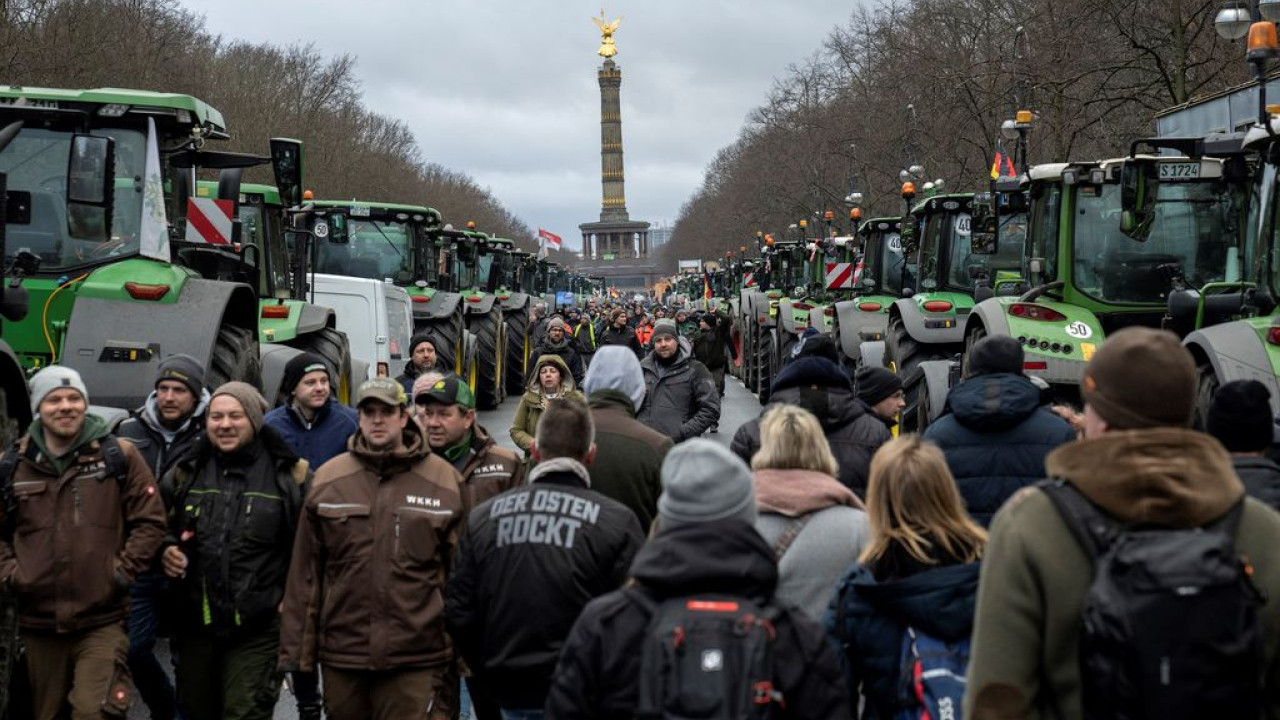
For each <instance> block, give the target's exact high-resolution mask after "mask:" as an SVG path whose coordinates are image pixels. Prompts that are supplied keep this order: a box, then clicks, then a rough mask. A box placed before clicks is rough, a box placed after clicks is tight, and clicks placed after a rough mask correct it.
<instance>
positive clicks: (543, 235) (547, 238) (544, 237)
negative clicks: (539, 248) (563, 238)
mask: <svg viewBox="0 0 1280 720" xmlns="http://www.w3.org/2000/svg"><path fill="white" fill-rule="evenodd" d="M538 239H539V240H541V241H543V242H545V243H546V246H547V247H549V248H551V249H552V250H559V249H560V236H559V235H556V234H555V233H552V232H548V231H546V230H543V229H542V228H538Z"/></svg>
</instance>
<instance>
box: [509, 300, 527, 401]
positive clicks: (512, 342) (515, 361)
mask: <svg viewBox="0 0 1280 720" xmlns="http://www.w3.org/2000/svg"><path fill="white" fill-rule="evenodd" d="M504 314H505V316H506V320H507V367H506V372H505V374H506V383H507V395H510V396H511V397H519V396H520V395H522V394H523V393H524V383H525V371H526V370H527V368H526V367H525V364H526V363H527V362H528V361H529V355H530V354H531V353H532V352H533V347H532V345H531V343H530V339H529V308H528V307H524V308H521V309H519V310H513V311H509V312H506V313H504Z"/></svg>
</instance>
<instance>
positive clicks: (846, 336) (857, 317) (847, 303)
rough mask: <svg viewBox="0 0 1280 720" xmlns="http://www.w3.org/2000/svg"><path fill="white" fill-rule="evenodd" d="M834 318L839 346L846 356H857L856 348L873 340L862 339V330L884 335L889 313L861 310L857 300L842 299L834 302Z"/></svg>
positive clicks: (854, 357)
mask: <svg viewBox="0 0 1280 720" xmlns="http://www.w3.org/2000/svg"><path fill="white" fill-rule="evenodd" d="M836 318H837V320H838V321H839V322H838V323H837V324H838V325H839V326H840V346H841V349H843V350H844V354H845V356H846V357H850V358H853V359H855V360H856V359H857V358H858V348H859V347H860V346H861V345H863V344H865V343H867V342H874V341H873V340H867V339H864V338H863V336H862V334H863V333H864V332H868V333H876V334H878V335H879V336H880V337H882V338H883V337H884V331H885V329H886V328H887V327H888V325H889V315H888V314H887V313H883V312H863V311H861V310H859V309H858V301H857V300H842V301H840V302H838V303H836Z"/></svg>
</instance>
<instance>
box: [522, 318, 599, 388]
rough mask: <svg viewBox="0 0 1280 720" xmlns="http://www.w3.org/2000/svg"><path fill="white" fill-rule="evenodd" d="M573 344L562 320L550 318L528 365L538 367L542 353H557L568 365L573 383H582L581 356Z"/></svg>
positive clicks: (583, 371)
mask: <svg viewBox="0 0 1280 720" xmlns="http://www.w3.org/2000/svg"><path fill="white" fill-rule="evenodd" d="M574 345H575V343H574V338H573V336H572V335H570V334H568V332H567V331H566V329H565V324H564V320H561V319H560V318H558V317H555V318H551V321H550V322H548V323H547V336H546V338H545V339H543V341H542V344H541V345H539V346H538V349H536V350H534V351H533V356H532V357H530V358H529V367H531V368H536V367H538V359H539V358H541V357H542V356H543V355H559V356H560V359H561V360H564V364H565V365H566V366H568V368H569V373H570V374H572V375H573V381H574V383H576V384H577V385H582V377H583V374H584V373H585V368H583V367H582V356H581V355H580V354H579V353H578V350H577V348H576V347H574Z"/></svg>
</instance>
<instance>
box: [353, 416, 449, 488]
mask: <svg viewBox="0 0 1280 720" xmlns="http://www.w3.org/2000/svg"><path fill="white" fill-rule="evenodd" d="M402 439H403V442H402V443H401V445H400V447H398V448H396V449H394V450H374V449H372V448H370V447H369V442H368V441H367V440H365V437H364V433H363V432H361V431H360V430H356V432H355V434H354V435H352V436H351V439H350V440H348V441H347V450H349V451H350V452H351V454H352V455H355V456H356V459H357V460H359V461H360V464H361V465H364V466H365V467H367V468H369V469H370V470H372V471H373V472H375V473H377V474H378V475H393V474H395V473H398V472H403V471H404V470H407V469H409V468H410V467H412V466H413V464H414V463H416V462H418V461H420V460H422V458H424V457H426V456H427V455H429V454H430V453H431V450H430V448H429V447H428V446H427V439H426V438H425V437H424V436H423V435H422V430H421V429H420V428H419V427H418V423H416V422H414V421H413V420H410V421H409V422H408V423H406V424H405V427H404V433H403V435H402Z"/></svg>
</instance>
